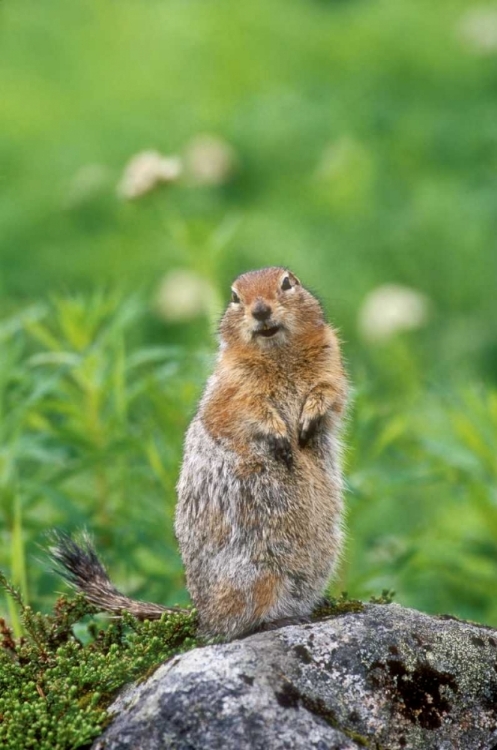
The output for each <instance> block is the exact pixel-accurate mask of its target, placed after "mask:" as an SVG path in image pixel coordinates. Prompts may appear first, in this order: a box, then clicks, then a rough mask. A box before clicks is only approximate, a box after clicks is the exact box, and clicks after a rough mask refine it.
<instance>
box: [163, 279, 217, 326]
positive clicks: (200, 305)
mask: <svg viewBox="0 0 497 750" xmlns="http://www.w3.org/2000/svg"><path fill="white" fill-rule="evenodd" d="M216 302H217V295H216V291H215V289H214V287H213V286H212V285H211V284H210V283H209V281H207V279H205V278H203V277H202V276H200V275H199V274H197V273H194V272H193V271H187V270H182V269H176V270H174V271H169V273H167V274H166V275H165V276H164V278H163V279H162V281H161V282H160V284H159V288H158V290H157V294H156V297H155V309H156V311H157V314H158V315H159V317H161V318H162V319H163V320H167V321H173V322H176V321H177V322H179V321H183V320H191V319H192V318H196V317H198V316H200V315H209V313H211V312H212V310H213V307H214V306H215V304H216Z"/></svg>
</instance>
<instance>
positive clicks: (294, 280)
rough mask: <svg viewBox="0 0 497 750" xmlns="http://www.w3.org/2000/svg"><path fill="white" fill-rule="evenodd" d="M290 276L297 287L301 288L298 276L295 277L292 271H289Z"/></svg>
mask: <svg viewBox="0 0 497 750" xmlns="http://www.w3.org/2000/svg"><path fill="white" fill-rule="evenodd" d="M288 275H289V276H290V278H291V280H292V281H293V283H294V284H295V286H301V283H300V279H299V278H298V276H295V274H294V273H292V272H291V271H288Z"/></svg>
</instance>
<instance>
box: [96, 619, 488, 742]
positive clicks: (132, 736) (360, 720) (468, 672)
mask: <svg viewBox="0 0 497 750" xmlns="http://www.w3.org/2000/svg"><path fill="white" fill-rule="evenodd" d="M111 712H112V713H113V714H115V718H114V720H113V723H112V724H111V725H110V726H109V727H108V728H107V730H106V731H105V733H104V734H103V735H102V736H101V737H100V739H98V740H97V741H96V742H95V744H94V745H93V750H125V748H126V749H130V748H133V750H158V749H159V748H161V749H162V748H174V749H175V750H220V749H223V750H224V749H226V750H280V749H281V750H283V748H289V749H290V748H291V749H292V750H294V749H297V750H300V748H302V750H304V748H305V750H311V749H314V748H315V749H316V750H352V749H354V748H364V747H366V748H374V749H375V750H384V749H386V748H388V750H406V749H408V748H423V750H430V749H431V748H433V750H435V749H436V750H454V749H456V750H457V749H458V748H460V749H461V750H473V749H474V750H497V631H495V630H491V629H490V628H485V627H482V626H477V625H472V624H469V623H464V622H460V621H458V620H453V619H447V618H445V619H444V618H437V617H430V616H428V615H424V614H421V613H420V612H416V611H413V610H409V609H404V608H402V607H400V606H398V605H366V606H365V607H364V610H363V611H362V612H358V613H351V614H346V615H342V616H339V617H333V618H328V619H327V620H323V621H321V622H317V623H314V624H309V625H298V626H297V625H296V626H289V627H285V628H281V629H280V630H276V631H272V632H266V633H260V634H257V635H254V636H251V637H250V638H246V639H244V640H241V641H235V642H233V643H228V644H223V645H217V646H208V647H206V648H199V649H196V650H194V651H190V652H189V653H187V654H183V655H182V656H179V657H176V658H174V659H172V660H171V661H169V662H168V663H166V664H164V665H162V666H161V667H160V668H159V669H158V670H157V671H156V672H155V674H154V675H153V676H152V677H151V678H150V679H148V680H147V681H146V682H145V683H143V684H141V685H138V686H136V687H131V688H128V690H127V691H126V692H125V693H123V694H122V695H121V696H120V697H119V698H118V700H117V701H116V702H115V703H114V705H113V706H112V707H111Z"/></svg>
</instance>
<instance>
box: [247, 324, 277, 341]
mask: <svg viewBox="0 0 497 750" xmlns="http://www.w3.org/2000/svg"><path fill="white" fill-rule="evenodd" d="M280 330H281V326H269V327H267V328H258V329H257V330H256V331H254V336H263V337H264V338H265V339H270V338H271V336H275V335H276V334H277V333H278V331H280Z"/></svg>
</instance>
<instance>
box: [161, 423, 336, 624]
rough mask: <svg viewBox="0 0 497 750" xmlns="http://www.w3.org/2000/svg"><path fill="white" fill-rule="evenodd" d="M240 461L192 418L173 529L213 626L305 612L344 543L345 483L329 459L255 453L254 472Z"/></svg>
mask: <svg viewBox="0 0 497 750" xmlns="http://www.w3.org/2000/svg"><path fill="white" fill-rule="evenodd" d="M255 458H256V459H257V456H256V457H255ZM261 458H262V457H261ZM239 463H240V461H239V456H238V455H237V454H236V453H235V452H234V451H231V450H229V449H228V448H227V447H226V446H225V445H224V444H223V443H222V442H221V441H218V440H214V439H213V438H212V437H211V436H210V435H209V434H208V433H207V431H206V430H205V428H204V426H203V425H202V423H201V421H200V420H194V422H193V423H192V425H191V427H190V430H189V432H188V434H187V440H186V444H185V454H184V461H183V466H182V470H181V475H180V480H179V483H178V504H177V508H176V523H175V530H176V536H177V538H178V541H179V544H180V548H181V554H182V557H183V560H184V563H185V568H186V574H187V581H188V588H189V590H190V593H191V596H192V598H193V600H194V602H195V604H196V605H197V607H198V609H199V611H202V612H203V613H204V620H205V623H206V629H207V630H208V631H209V632H223V631H225V630H226V628H227V625H226V622H228V621H229V623H231V624H232V623H233V621H236V622H237V623H238V625H236V628H241V630H240V632H242V630H243V628H246V627H248V626H249V625H247V623H249V624H250V623H252V621H255V620H258V621H259V620H260V621H264V620H265V619H267V618H269V619H276V618H278V617H290V616H293V615H298V614H306V613H309V612H310V611H311V609H312V607H313V605H314V604H315V602H316V601H317V599H318V598H319V596H320V594H321V593H322V590H323V588H324V586H325V585H326V582H327V580H328V578H329V576H330V574H331V572H332V569H333V567H334V566H335V564H336V561H337V559H338V556H339V552H340V548H341V543H342V532H341V527H342V524H341V516H342V500H341V483H340V474H339V469H338V468H337V466H336V465H335V464H333V462H331V463H330V462H328V463H326V462H325V463H322V462H316V461H314V460H313V458H312V456H308V457H307V458H306V459H305V460H304V458H302V460H299V461H296V462H295V465H294V467H293V468H292V469H288V468H287V467H286V466H285V465H284V464H282V465H281V466H276V467H275V466H274V465H272V464H271V465H265V464H264V461H261V462H259V465H257V461H256V466H255V469H254V471H252V472H244V471H242V472H240V471H239ZM263 605H264V606H263ZM235 610H237V612H238V611H239V614H238V615H236V616H235V614H236V613H235ZM223 612H224V613H225V614H224V615H223V614H222V613H223ZM223 617H224V618H225V619H224V620H223ZM216 618H217V620H216ZM219 618H221V619H219ZM216 622H217V624H216ZM243 623H245V624H243ZM231 624H230V627H231ZM242 624H243V627H242ZM233 627H235V626H234V625H233ZM234 632H235V631H233V633H234ZM236 632H238V630H236Z"/></svg>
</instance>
